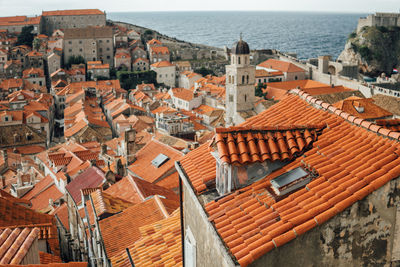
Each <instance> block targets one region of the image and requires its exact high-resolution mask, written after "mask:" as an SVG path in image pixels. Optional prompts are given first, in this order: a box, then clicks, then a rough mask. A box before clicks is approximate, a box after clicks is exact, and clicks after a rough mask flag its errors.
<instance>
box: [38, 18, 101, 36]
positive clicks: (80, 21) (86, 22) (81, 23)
mask: <svg viewBox="0 0 400 267" xmlns="http://www.w3.org/2000/svg"><path fill="white" fill-rule="evenodd" d="M43 20H44V27H43V32H44V33H45V34H46V35H51V34H52V33H53V32H54V30H57V29H71V28H85V27H87V26H105V25H106V14H101V15H100V14H99V15H80V16H78V15H75V16H43Z"/></svg>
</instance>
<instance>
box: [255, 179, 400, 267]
mask: <svg viewBox="0 0 400 267" xmlns="http://www.w3.org/2000/svg"><path fill="white" fill-rule="evenodd" d="M399 200H400V180H399V179H397V180H392V181H391V182H389V183H387V184H386V185H384V186H383V187H381V188H380V189H378V190H377V191H375V192H373V193H371V194H370V195H369V196H367V197H366V198H364V199H363V200H361V201H358V202H356V203H354V204H353V205H352V206H351V207H348V208H347V209H345V210H344V211H343V212H341V213H340V214H338V215H336V216H335V217H333V218H332V219H330V220H329V221H327V222H325V223H324V224H322V225H321V226H318V227H315V228H313V229H312V230H310V231H308V232H306V233H305V234H303V235H301V236H299V237H297V238H296V239H294V240H292V241H291V242H289V243H287V244H285V245H283V246H282V247H280V248H278V249H273V250H272V251H270V252H268V253H267V254H265V255H264V256H263V257H261V258H260V259H259V260H257V261H255V262H254V263H253V264H251V266H257V267H258V266H344V267H346V266H349V267H351V266H398V265H396V264H399V263H400V240H399V236H397V238H395V232H397V235H398V234H400V218H399V217H397V216H398V215H397V214H399V215H400V212H397V209H398V208H399V207H400V205H399Z"/></svg>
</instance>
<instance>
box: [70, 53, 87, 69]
mask: <svg viewBox="0 0 400 267" xmlns="http://www.w3.org/2000/svg"><path fill="white" fill-rule="evenodd" d="M81 63H85V59H84V58H83V57H82V56H81V55H79V56H70V57H69V58H68V60H67V64H66V67H67V68H70V67H71V65H73V64H81Z"/></svg>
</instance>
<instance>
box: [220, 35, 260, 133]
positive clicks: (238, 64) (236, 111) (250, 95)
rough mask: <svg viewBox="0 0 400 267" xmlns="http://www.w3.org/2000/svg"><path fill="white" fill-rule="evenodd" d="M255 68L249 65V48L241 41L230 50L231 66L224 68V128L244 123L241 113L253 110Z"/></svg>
mask: <svg viewBox="0 0 400 267" xmlns="http://www.w3.org/2000/svg"><path fill="white" fill-rule="evenodd" d="M254 84H255V67H254V66H251V65H250V48H249V45H248V44H247V43H246V42H245V41H243V40H242V36H240V40H239V41H238V42H236V43H235V44H234V45H233V47H232V49H231V64H230V65H227V66H226V99H225V122H226V126H232V125H236V124H238V123H241V122H243V121H244V119H245V118H244V117H247V116H242V115H241V113H246V112H252V111H253V110H254V99H255V97H254V90H255V87H254Z"/></svg>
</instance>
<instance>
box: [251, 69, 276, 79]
mask: <svg viewBox="0 0 400 267" xmlns="http://www.w3.org/2000/svg"><path fill="white" fill-rule="evenodd" d="M255 75H256V78H261V77H274V76H282V75H283V72H282V71H266V70H264V69H261V70H256V74H255Z"/></svg>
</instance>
